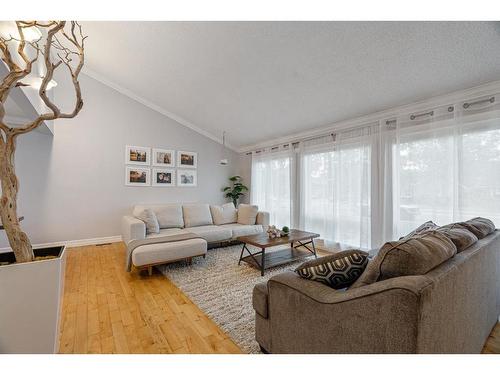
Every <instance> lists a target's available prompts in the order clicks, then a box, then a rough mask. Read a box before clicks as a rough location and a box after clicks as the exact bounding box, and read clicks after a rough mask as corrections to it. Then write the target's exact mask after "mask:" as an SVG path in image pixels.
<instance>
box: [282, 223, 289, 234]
mask: <svg viewBox="0 0 500 375" xmlns="http://www.w3.org/2000/svg"><path fill="white" fill-rule="evenodd" d="M282 231H283V233H287V234H288V233H290V228H288V227H287V226H286V225H285V226H284V227H283V229H282Z"/></svg>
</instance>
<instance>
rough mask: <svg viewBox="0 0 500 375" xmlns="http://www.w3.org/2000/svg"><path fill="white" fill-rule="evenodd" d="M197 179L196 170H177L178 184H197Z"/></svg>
mask: <svg viewBox="0 0 500 375" xmlns="http://www.w3.org/2000/svg"><path fill="white" fill-rule="evenodd" d="M197 179H198V178H197V173H196V171H193V170H190V169H178V170H177V186H196V185H197V183H198V181H197Z"/></svg>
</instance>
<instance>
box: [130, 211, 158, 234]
mask: <svg viewBox="0 0 500 375" xmlns="http://www.w3.org/2000/svg"><path fill="white" fill-rule="evenodd" d="M133 215H134V217H135V218H137V219H139V220H141V221H143V222H144V224H146V234H149V233H159V232H160V226H159V225H158V219H157V218H156V214H155V213H154V212H153V210H152V209H151V208H145V207H135V208H134V212H133Z"/></svg>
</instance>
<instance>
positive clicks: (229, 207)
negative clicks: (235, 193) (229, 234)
mask: <svg viewBox="0 0 500 375" xmlns="http://www.w3.org/2000/svg"><path fill="white" fill-rule="evenodd" d="M210 212H212V219H213V220H214V224H215V225H223V224H232V223H236V222H237V221H238V210H237V209H236V207H234V204H233V202H231V203H226V204H223V205H222V206H210Z"/></svg>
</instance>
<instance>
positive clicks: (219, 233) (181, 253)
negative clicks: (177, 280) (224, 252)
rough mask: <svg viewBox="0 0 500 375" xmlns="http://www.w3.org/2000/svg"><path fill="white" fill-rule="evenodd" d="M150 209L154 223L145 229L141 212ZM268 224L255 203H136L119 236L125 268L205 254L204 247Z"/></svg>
mask: <svg viewBox="0 0 500 375" xmlns="http://www.w3.org/2000/svg"><path fill="white" fill-rule="evenodd" d="M145 210H151V211H152V212H153V216H154V217H155V218H156V220H157V223H158V228H157V229H158V231H157V232H149V231H148V230H147V225H146V223H145V222H144V221H143V220H141V219H139V218H138V217H141V216H142V215H141V213H142V212H144V211H145ZM268 225H269V214H268V213H266V212H259V211H258V208H257V206H252V205H246V204H240V205H239V207H238V209H236V208H235V207H234V205H233V204H232V203H228V204H225V205H222V206H209V205H208V204H148V205H136V206H134V208H133V214H132V215H127V216H124V217H123V218H122V238H123V241H124V242H125V244H126V246H127V270H128V271H130V269H131V267H130V266H131V265H133V266H135V267H136V268H139V269H144V268H147V269H148V270H149V272H150V273H151V270H152V266H154V265H159V264H164V263H171V262H175V261H179V260H182V259H188V260H191V259H192V258H193V257H195V256H205V254H206V253H207V248H208V247H210V246H216V245H219V244H223V243H230V242H232V241H234V240H235V239H236V238H237V237H239V236H245V235H251V234H257V233H261V232H262V231H263V230H264V228H265V227H267V226H268Z"/></svg>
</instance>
